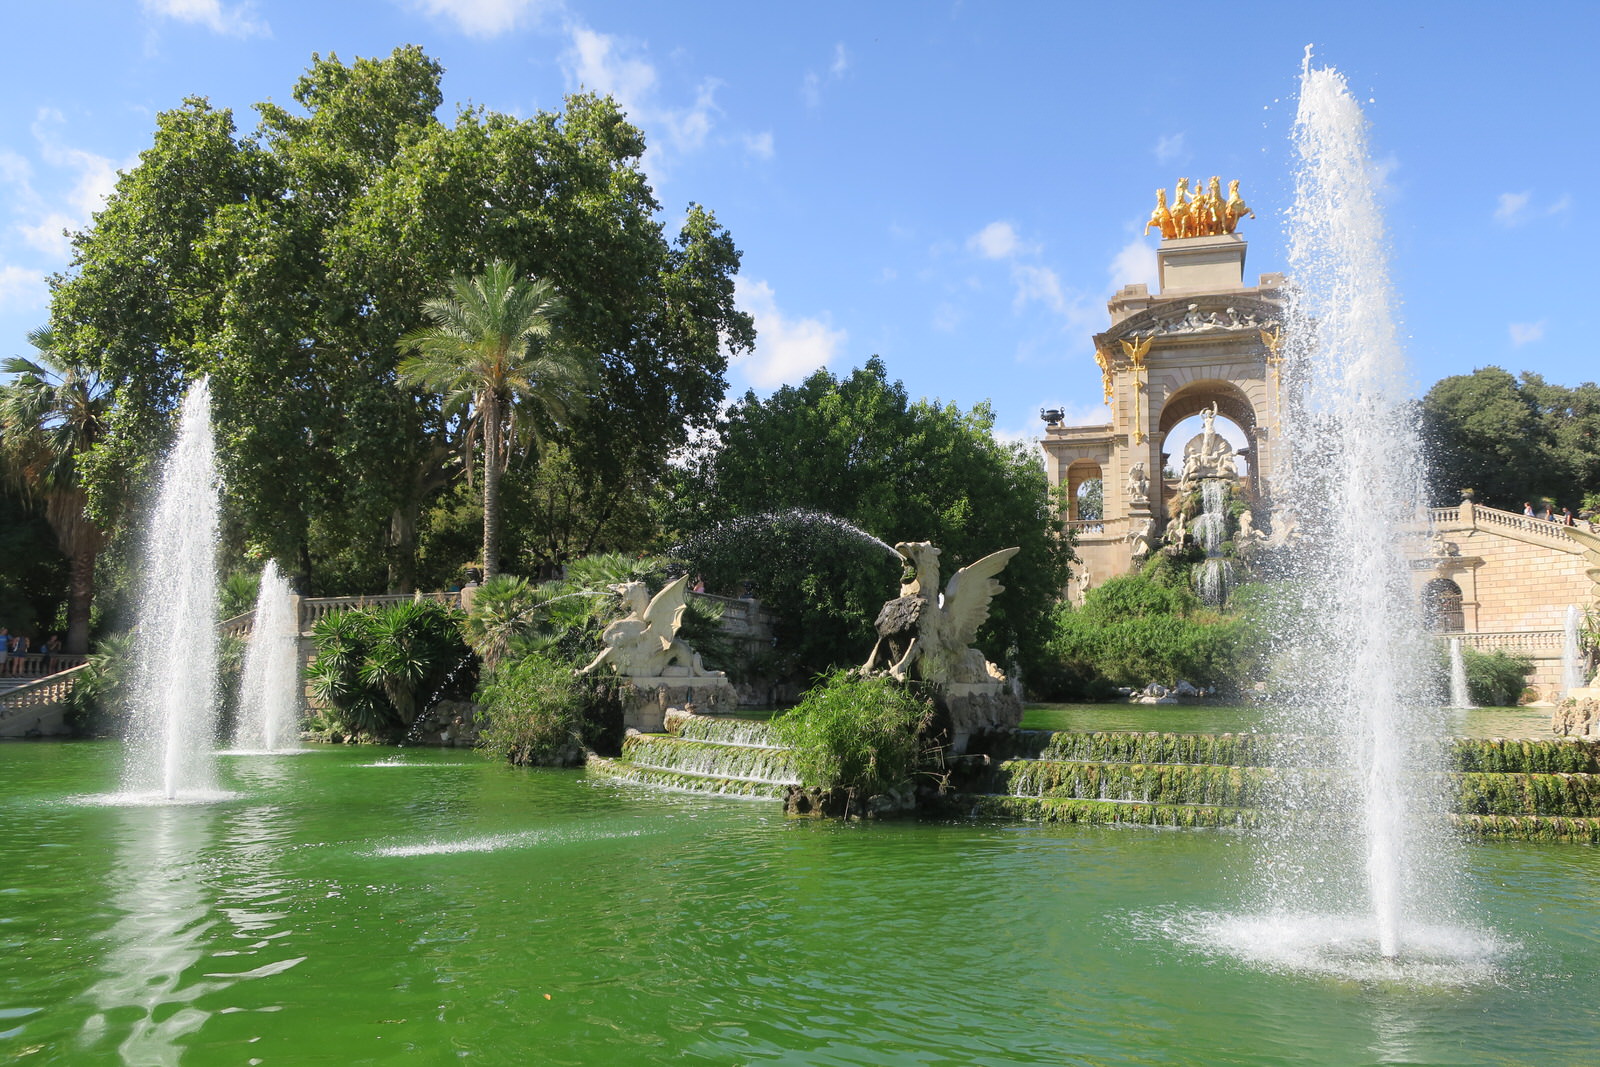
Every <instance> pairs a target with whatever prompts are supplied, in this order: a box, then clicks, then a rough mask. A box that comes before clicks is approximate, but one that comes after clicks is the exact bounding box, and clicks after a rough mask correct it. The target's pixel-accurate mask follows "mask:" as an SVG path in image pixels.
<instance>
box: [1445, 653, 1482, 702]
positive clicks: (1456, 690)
mask: <svg viewBox="0 0 1600 1067" xmlns="http://www.w3.org/2000/svg"><path fill="white" fill-rule="evenodd" d="M1450 706H1451V707H1452V708H1475V707H1477V706H1478V705H1476V704H1474V703H1473V702H1472V692H1471V691H1470V690H1469V689H1468V688H1467V661H1466V659H1465V658H1464V657H1463V656H1462V655H1461V638H1459V637H1452V638H1451V639H1450Z"/></svg>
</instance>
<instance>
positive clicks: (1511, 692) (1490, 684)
mask: <svg viewBox="0 0 1600 1067" xmlns="http://www.w3.org/2000/svg"><path fill="white" fill-rule="evenodd" d="M1461 661H1462V664H1463V666H1465V667H1466V669H1467V692H1469V693H1471V694H1472V702H1473V703H1474V704H1479V705H1482V706H1484V707H1492V708H1508V707H1515V706H1516V703H1517V699H1518V698H1519V697H1520V696H1521V695H1522V689H1523V687H1524V686H1525V685H1527V682H1528V672H1529V671H1531V670H1533V661H1532V660H1531V659H1529V658H1528V657H1527V656H1513V655H1510V654H1508V653H1507V652H1505V651H1503V650H1500V649H1496V650H1495V651H1494V652H1479V651H1478V650H1477V649H1475V648H1468V647H1465V646H1463V647H1462V649H1461Z"/></svg>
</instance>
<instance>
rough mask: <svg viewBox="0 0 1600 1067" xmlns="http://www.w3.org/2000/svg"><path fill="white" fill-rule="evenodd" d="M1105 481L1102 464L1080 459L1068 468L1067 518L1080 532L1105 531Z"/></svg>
mask: <svg viewBox="0 0 1600 1067" xmlns="http://www.w3.org/2000/svg"><path fill="white" fill-rule="evenodd" d="M1105 517H1106V509H1105V479H1104V478H1103V476H1102V475H1101V472H1100V464H1098V463H1095V462H1093V461H1091V460H1086V459H1080V460H1078V461H1076V462H1075V463H1073V464H1072V466H1070V467H1068V468H1067V518H1068V519H1069V520H1071V521H1072V522H1073V523H1075V524H1078V528H1079V529H1080V530H1086V531H1089V532H1096V533H1098V532H1099V531H1101V530H1103V529H1104V525H1103V524H1104V522H1105Z"/></svg>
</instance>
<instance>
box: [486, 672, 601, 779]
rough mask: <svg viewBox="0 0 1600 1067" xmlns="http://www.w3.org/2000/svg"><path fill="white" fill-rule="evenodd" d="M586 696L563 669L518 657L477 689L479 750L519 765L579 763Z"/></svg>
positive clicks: (581, 687)
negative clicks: (479, 724) (479, 725)
mask: <svg viewBox="0 0 1600 1067" xmlns="http://www.w3.org/2000/svg"><path fill="white" fill-rule="evenodd" d="M590 696H591V695H590V693H589V692H588V691H587V689H586V687H585V686H584V685H583V684H582V683H580V682H579V681H578V680H577V679H575V678H574V677H573V674H572V669H571V668H570V667H568V666H567V665H566V664H563V663H558V662H556V661H554V660H551V659H547V658H546V657H544V656H541V655H538V654H530V655H524V656H522V657H521V658H520V659H517V660H515V661H514V662H511V663H508V664H507V665H505V666H504V667H502V668H501V669H499V670H496V671H495V672H494V673H493V674H491V675H489V676H488V677H487V678H486V680H485V681H484V683H483V685H481V686H480V687H479V688H478V695H477V701H478V716H479V721H480V723H481V724H482V725H481V728H480V732H479V740H478V743H479V747H481V748H482V749H483V750H484V751H485V752H487V753H488V754H489V755H491V756H494V757H496V758H498V759H503V760H508V761H510V762H511V763H515V764H521V765H526V764H538V765H546V766H548V765H555V766H569V765H571V764H574V763H577V762H580V761H581V760H582V759H583V725H584V719H585V713H586V712H587V710H588V707H589V704H590Z"/></svg>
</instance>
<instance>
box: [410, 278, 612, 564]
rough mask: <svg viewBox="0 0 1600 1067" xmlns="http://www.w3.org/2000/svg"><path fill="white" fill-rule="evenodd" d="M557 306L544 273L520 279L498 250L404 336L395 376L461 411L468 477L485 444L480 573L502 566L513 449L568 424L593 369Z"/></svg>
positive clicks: (429, 306)
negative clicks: (477, 449)
mask: <svg viewBox="0 0 1600 1067" xmlns="http://www.w3.org/2000/svg"><path fill="white" fill-rule="evenodd" d="M562 307H563V305H562V301H561V297H560V296H559V295H558V294H557V293H556V291H555V287H554V286H553V285H552V284H551V283H550V282H548V281H545V280H543V279H539V278H534V279H531V280H529V279H524V278H521V277H519V276H518V274H517V271H516V268H515V267H514V266H512V264H510V263H508V262H506V261H505V260H500V259H497V260H494V261H493V262H491V263H489V264H488V266H487V267H485V269H484V271H483V273H482V274H477V275H472V276H467V275H460V274H458V275H456V276H455V277H453V278H451V279H450V294H449V295H448V296H444V297H439V298H438V299H435V300H429V301H428V302H427V303H425V304H423V306H422V312H423V314H424V315H426V316H427V318H428V319H429V320H430V323H431V325H428V326H425V327H423V328H422V329H419V330H415V331H413V332H411V333H409V334H407V335H406V336H405V337H403V338H402V339H401V342H400V343H401V347H402V349H406V348H409V349H414V350H415V354H414V355H411V356H409V357H407V358H406V359H404V360H402V361H401V363H400V367H399V372H400V379H401V381H402V382H404V383H405V384H407V385H414V386H418V387H420V388H422V389H426V390H428V391H430V392H434V393H439V394H441V395H442V396H443V398H444V411H445V414H446V415H450V414H454V413H457V412H460V413H462V414H463V415H464V416H465V417H466V433H465V435H464V436H463V439H462V443H463V445H464V447H465V448H466V449H467V455H468V463H467V470H468V478H469V479H470V478H471V470H472V463H471V455H472V449H473V446H474V445H475V444H481V450H482V453H483V572H484V577H485V578H488V577H492V576H493V575H494V574H495V573H496V572H497V571H498V569H499V563H500V476H501V475H502V474H504V473H505V470H506V466H507V465H508V464H509V462H510V460H511V453H512V451H513V449H514V448H515V447H516V446H517V445H518V444H520V443H522V442H524V441H531V442H532V443H533V444H534V446H535V448H537V446H538V445H539V444H541V443H542V437H541V431H542V430H543V429H544V428H547V427H558V426H561V425H562V424H564V423H566V422H567V421H568V420H569V419H570V418H571V417H572V415H573V413H574V412H575V411H576V410H577V409H578V408H579V407H580V406H581V405H582V403H583V401H584V399H585V390H586V388H587V386H588V384H589V382H590V380H591V378H592V361H591V359H590V358H589V357H588V356H586V355H584V354H581V353H580V352H578V351H577V350H576V349H574V348H572V347H570V346H569V345H567V344H565V343H564V342H563V340H562V339H561V337H560V335H559V333H558V332H557V330H556V328H555V320H556V318H557V317H559V315H560V313H561V311H562Z"/></svg>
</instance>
